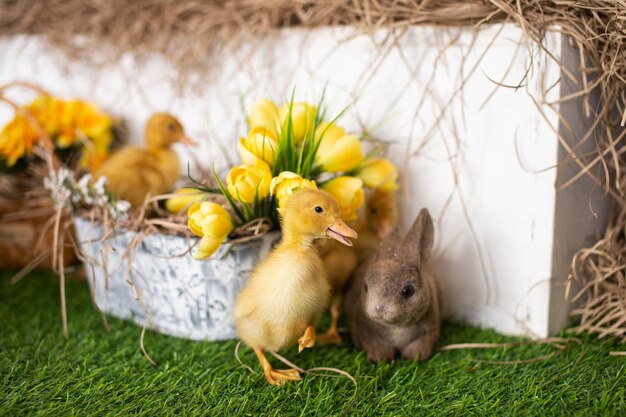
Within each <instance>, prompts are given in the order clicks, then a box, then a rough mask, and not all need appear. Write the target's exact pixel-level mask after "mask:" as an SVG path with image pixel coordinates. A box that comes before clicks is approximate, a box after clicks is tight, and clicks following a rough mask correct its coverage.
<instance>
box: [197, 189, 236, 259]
mask: <svg viewBox="0 0 626 417" xmlns="http://www.w3.org/2000/svg"><path fill="white" fill-rule="evenodd" d="M187 215H188V217H189V218H188V220H187V224H188V226H189V229H190V230H191V231H192V232H193V234H195V235H196V236H199V237H201V238H202V240H200V244H199V246H198V251H197V252H196V254H195V255H194V257H195V258H196V259H204V258H208V257H209V256H211V255H212V254H213V253H215V251H216V250H217V249H218V248H219V247H220V245H221V244H222V242H223V241H224V239H226V237H227V236H228V235H229V233H230V232H231V231H232V230H233V228H234V225H233V220H232V218H231V217H230V215H229V214H228V212H227V211H226V209H225V208H224V207H222V206H220V205H219V204H216V203H212V202H208V201H205V202H202V203H195V204H194V205H192V206H191V207H190V208H189V210H188V211H187Z"/></svg>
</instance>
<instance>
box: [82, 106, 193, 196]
mask: <svg viewBox="0 0 626 417" xmlns="http://www.w3.org/2000/svg"><path fill="white" fill-rule="evenodd" d="M145 140H146V145H147V147H146V148H141V147H137V146H126V147H124V148H122V149H120V150H119V151H118V152H116V153H114V154H113V155H111V157H110V158H108V159H107V160H106V161H104V163H103V164H102V165H101V166H100V167H99V168H98V169H96V171H95V172H94V180H95V179H98V178H99V177H102V176H104V177H107V189H109V190H110V191H112V192H114V193H115V194H117V196H118V197H119V198H121V199H123V200H127V201H129V202H130V203H131V204H132V206H133V207H138V206H141V205H142V204H143V202H144V200H145V198H146V196H147V195H148V194H152V195H158V194H164V193H167V192H169V191H171V189H172V188H173V187H174V184H175V183H176V180H177V179H178V177H179V175H180V161H179V159H178V154H177V153H176V152H175V151H174V150H173V149H172V148H171V146H172V145H173V144H174V143H176V142H183V143H186V144H193V142H192V141H191V140H190V139H189V138H187V137H186V136H185V131H184V130H183V126H182V125H181V124H180V122H179V121H178V120H177V119H176V118H175V117H174V116H172V115H170V114H167V113H156V114H153V115H152V117H150V119H149V120H148V123H147V125H146V134H145Z"/></svg>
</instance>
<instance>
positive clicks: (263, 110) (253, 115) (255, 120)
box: [248, 98, 280, 132]
mask: <svg viewBox="0 0 626 417" xmlns="http://www.w3.org/2000/svg"><path fill="white" fill-rule="evenodd" d="M248 124H249V125H250V128H252V129H254V128H256V127H259V128H264V129H267V130H271V131H272V132H276V131H277V130H280V114H279V112H278V108H277V107H276V104H274V102H273V101H272V100H269V99H267V98H264V99H263V100H261V101H257V102H256V103H254V104H253V105H252V107H251V108H250V113H248Z"/></svg>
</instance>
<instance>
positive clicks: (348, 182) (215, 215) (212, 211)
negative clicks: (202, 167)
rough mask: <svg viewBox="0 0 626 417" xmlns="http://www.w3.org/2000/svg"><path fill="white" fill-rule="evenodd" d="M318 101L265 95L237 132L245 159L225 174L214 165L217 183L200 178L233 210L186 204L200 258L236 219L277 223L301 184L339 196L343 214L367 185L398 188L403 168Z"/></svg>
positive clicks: (351, 210) (352, 209)
mask: <svg viewBox="0 0 626 417" xmlns="http://www.w3.org/2000/svg"><path fill="white" fill-rule="evenodd" d="M323 97H324V96H323V95H322V99H321V100H320V102H319V103H318V105H317V106H314V105H312V104H309V103H304V102H294V101H293V97H292V99H291V101H290V102H289V103H287V104H285V105H283V106H282V107H280V108H279V107H278V106H277V105H276V104H275V103H274V102H272V101H271V100H268V99H263V100H261V101H259V102H256V103H254V104H253V105H252V107H251V108H250V111H249V114H248V117H247V121H248V125H249V129H250V130H249V132H248V135H247V136H245V137H242V138H240V139H239V142H238V143H237V150H238V153H239V156H240V158H241V162H242V164H241V165H235V166H233V167H232V168H231V169H230V171H229V172H228V175H227V176H226V179H225V181H223V180H222V179H221V178H220V177H219V175H218V174H217V173H216V172H215V171H214V173H215V177H216V180H217V183H218V184H219V189H210V188H207V187H203V186H201V185H200V184H199V183H197V182H196V181H194V182H196V183H197V184H198V187H197V188H198V189H199V190H202V191H205V192H219V193H221V194H223V195H224V197H225V198H226V201H227V202H228V204H229V206H230V207H231V209H232V213H233V214H234V217H233V216H231V215H230V214H229V212H228V211H227V210H226V209H225V208H224V207H223V206H221V205H219V204H217V203H214V202H207V201H205V202H195V203H194V204H193V205H191V207H190V208H189V210H188V213H187V214H188V226H189V229H190V230H191V231H192V232H193V233H194V234H195V235H197V236H199V237H201V238H202V239H201V241H200V244H199V249H198V251H197V252H196V254H195V257H196V258H198V259H203V258H207V257H209V256H211V255H212V254H213V253H214V252H215V251H216V250H217V249H218V248H219V247H220V245H221V244H222V242H224V240H225V239H226V238H227V237H228V235H229V234H231V233H232V232H233V230H235V229H236V228H238V227H239V226H242V225H245V224H248V223H250V222H252V221H255V220H257V219H260V218H266V219H268V221H269V222H270V223H271V225H272V226H271V228H272V229H277V228H278V227H279V222H278V212H279V211H280V210H281V208H282V207H284V206H285V202H286V201H287V199H288V198H289V197H290V196H291V195H292V194H293V193H294V192H295V191H296V190H298V189H301V188H318V187H320V188H322V189H324V190H326V191H327V192H329V193H330V194H332V195H333V196H334V197H335V198H336V199H337V202H338V203H339V207H340V214H341V217H342V218H343V219H345V220H347V221H350V220H355V219H356V218H357V211H358V209H359V208H360V207H361V205H362V204H363V202H364V199H365V197H364V191H363V188H364V186H365V187H369V188H373V189H385V190H389V191H392V190H395V189H396V188H397V187H398V185H397V177H398V173H397V170H396V168H395V166H394V165H393V164H392V163H390V162H389V161H387V160H385V159H381V158H376V157H375V155H376V153H377V151H378V150H377V149H375V150H374V151H373V152H370V153H369V154H367V155H366V154H365V153H364V152H363V147H362V144H361V138H360V137H359V136H357V135H354V134H349V133H348V132H346V131H345V130H344V129H343V128H342V127H340V126H339V125H338V124H337V121H338V119H339V118H340V117H341V115H343V113H344V112H345V110H344V111H343V112H341V113H340V114H339V116H337V117H335V118H333V119H329V118H327V117H326V111H325V110H324V103H323V101H324V99H323Z"/></svg>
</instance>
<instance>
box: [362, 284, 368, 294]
mask: <svg viewBox="0 0 626 417" xmlns="http://www.w3.org/2000/svg"><path fill="white" fill-rule="evenodd" d="M363 288H364V289H365V292H367V284H365V286H364V287H363Z"/></svg>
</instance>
